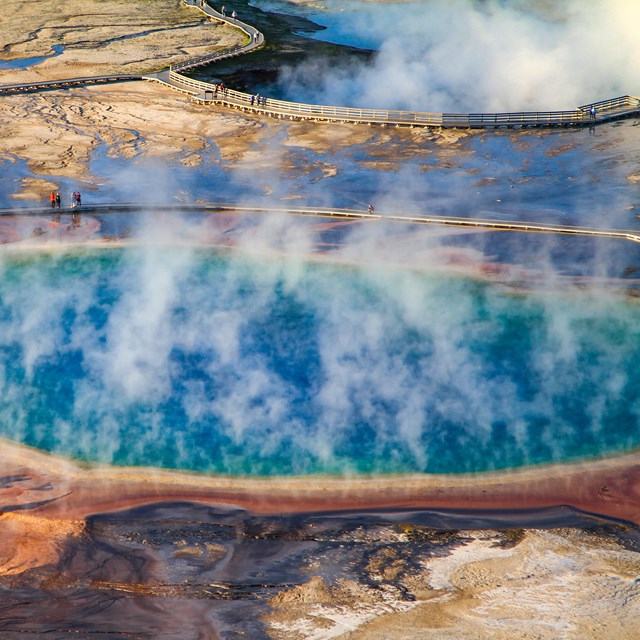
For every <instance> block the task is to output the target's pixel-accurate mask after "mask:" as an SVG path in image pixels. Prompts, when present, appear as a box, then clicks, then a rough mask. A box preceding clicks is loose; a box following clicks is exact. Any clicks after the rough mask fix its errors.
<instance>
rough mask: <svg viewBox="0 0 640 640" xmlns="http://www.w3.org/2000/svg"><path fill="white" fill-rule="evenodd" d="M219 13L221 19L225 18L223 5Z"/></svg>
mask: <svg viewBox="0 0 640 640" xmlns="http://www.w3.org/2000/svg"><path fill="white" fill-rule="evenodd" d="M220 13H221V14H222V17H223V18H224V17H225V15H226V14H225V8H224V5H222V9H220Z"/></svg>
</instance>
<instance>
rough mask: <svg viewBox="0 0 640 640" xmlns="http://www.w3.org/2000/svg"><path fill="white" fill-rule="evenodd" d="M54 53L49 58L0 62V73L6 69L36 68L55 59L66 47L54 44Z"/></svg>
mask: <svg viewBox="0 0 640 640" xmlns="http://www.w3.org/2000/svg"><path fill="white" fill-rule="evenodd" d="M51 48H52V49H53V53H52V54H51V55H48V56H37V57H35V58H18V59H17V60H0V71H4V70H6V69H28V68H29V67H35V66H36V65H38V64H40V63H41V62H44V61H45V60H49V58H55V57H57V56H59V55H60V54H61V53H62V52H63V51H64V45H61V44H54V45H53V46H52V47H51Z"/></svg>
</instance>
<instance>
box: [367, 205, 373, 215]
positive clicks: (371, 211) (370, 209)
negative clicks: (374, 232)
mask: <svg viewBox="0 0 640 640" xmlns="http://www.w3.org/2000/svg"><path fill="white" fill-rule="evenodd" d="M374 211H375V209H374V208H373V205H372V204H370V205H369V206H368V207H367V212H368V213H373V212H374Z"/></svg>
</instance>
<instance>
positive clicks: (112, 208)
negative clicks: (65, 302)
mask: <svg viewBox="0 0 640 640" xmlns="http://www.w3.org/2000/svg"><path fill="white" fill-rule="evenodd" d="M146 211H153V212H156V213H160V212H163V213H184V214H202V215H215V214H225V215H245V214H250V215H261V216H266V215H288V216H303V217H308V218H330V219H334V220H349V221H358V222H362V223H369V224H375V223H378V224H379V223H383V222H384V223H397V224H405V225H430V226H446V227H457V228H461V229H476V230H479V231H512V232H519V233H545V234H556V235H557V234H560V235H573V236H586V237H592V238H613V239H617V240H625V241H631V242H636V243H640V230H627V229H598V228H596V227H577V226H571V225H558V224H539V223H528V222H522V221H517V220H492V219H480V218H464V217H457V216H434V215H424V216H422V215H401V214H397V213H393V212H385V213H369V212H367V211H362V210H358V209H335V208H334V209H332V208H323V207H290V208H273V207H259V206H255V207H251V206H243V207H238V206H236V205H234V204H229V203H209V204H188V205H162V204H148V203H135V202H134V203H102V204H91V205H83V206H82V207H81V208H80V209H71V208H70V207H62V209H50V208H48V207H16V208H11V209H0V218H1V217H17V216H49V215H51V214H52V213H62V214H70V213H72V212H75V213H80V214H81V215H100V216H104V215H117V214H135V213H140V212H146Z"/></svg>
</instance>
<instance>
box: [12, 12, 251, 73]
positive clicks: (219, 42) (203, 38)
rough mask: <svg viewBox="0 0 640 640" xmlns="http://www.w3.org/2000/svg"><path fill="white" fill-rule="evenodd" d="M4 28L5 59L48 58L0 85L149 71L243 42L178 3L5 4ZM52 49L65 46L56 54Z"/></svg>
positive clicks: (229, 29) (240, 36) (230, 30)
mask: <svg viewBox="0 0 640 640" xmlns="http://www.w3.org/2000/svg"><path fill="white" fill-rule="evenodd" d="M0 30H1V32H2V41H1V48H0V57H1V58H2V59H3V60H14V59H20V58H33V57H37V56H51V57H50V58H49V59H48V60H45V61H43V62H41V63H40V64H38V65H36V66H34V67H30V68H29V69H27V70H11V69H5V70H0V84H10V83H13V82H32V81H36V80H43V79H44V80H49V79H56V78H73V77H82V76H90V75H108V74H113V73H149V72H152V71H159V70H161V69H164V68H166V67H168V66H169V65H170V64H176V63H178V62H181V61H183V60H186V59H187V58H189V57H193V56H197V55H203V54H205V53H211V52H213V51H217V50H219V49H227V48H231V47H234V46H237V45H238V44H241V43H243V42H244V39H245V36H244V34H242V33H241V32H240V31H239V30H237V29H234V28H232V27H229V26H227V25H223V24H220V23H216V22H213V21H209V20H207V19H206V18H204V16H203V14H202V13H200V12H199V11H197V10H196V9H193V8H189V7H186V6H184V5H182V4H181V3H180V2H179V1H178V0H168V1H167V0H164V1H163V0H144V1H142V2H126V1H125V0H92V2H90V3H87V2H81V1H80V0H61V1H60V2H58V1H54V0H41V1H40V2H20V1H19V0H6V1H5V2H4V3H3V5H2V15H1V16H0ZM55 45H62V46H63V47H64V49H63V51H62V53H61V55H59V56H53V55H52V54H53V53H54V49H53V47H54V46H55Z"/></svg>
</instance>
